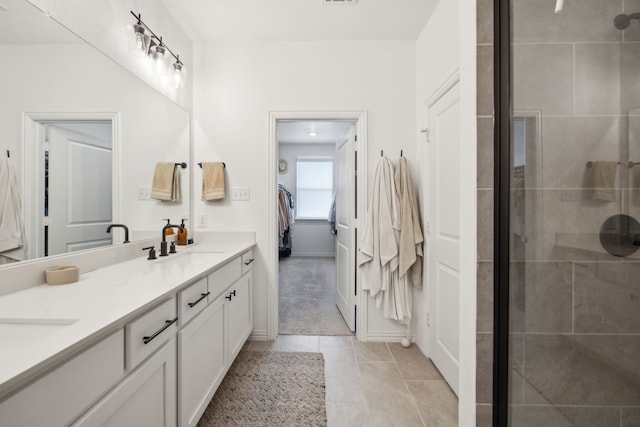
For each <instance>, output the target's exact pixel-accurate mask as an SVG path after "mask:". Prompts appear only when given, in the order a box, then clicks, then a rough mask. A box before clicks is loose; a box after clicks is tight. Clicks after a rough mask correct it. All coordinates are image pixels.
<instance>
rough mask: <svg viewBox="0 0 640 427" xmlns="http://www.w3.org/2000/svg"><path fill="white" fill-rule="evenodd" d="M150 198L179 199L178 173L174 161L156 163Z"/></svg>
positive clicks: (172, 200) (176, 200)
mask: <svg viewBox="0 0 640 427" xmlns="http://www.w3.org/2000/svg"><path fill="white" fill-rule="evenodd" d="M151 198H152V199H157V200H165V201H170V202H179V201H180V173H179V171H178V167H177V166H176V164H175V163H169V162H160V163H157V164H156V170H155V172H154V174H153V184H151Z"/></svg>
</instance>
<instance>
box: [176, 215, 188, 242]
mask: <svg viewBox="0 0 640 427" xmlns="http://www.w3.org/2000/svg"><path fill="white" fill-rule="evenodd" d="M185 221H186V219H185V218H182V223H181V224H180V225H181V226H182V228H178V245H180V246H185V245H186V244H187V242H188V238H187V227H185V225H184V222H185Z"/></svg>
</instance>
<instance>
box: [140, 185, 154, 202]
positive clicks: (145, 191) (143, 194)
mask: <svg viewBox="0 0 640 427" xmlns="http://www.w3.org/2000/svg"><path fill="white" fill-rule="evenodd" d="M138 200H151V188H149V187H138Z"/></svg>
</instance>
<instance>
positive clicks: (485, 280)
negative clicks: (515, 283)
mask: <svg viewBox="0 0 640 427" xmlns="http://www.w3.org/2000/svg"><path fill="white" fill-rule="evenodd" d="M477 19H478V22H477V42H478V49H477V56H478V57H477V64H478V65H477V66H478V74H477V75H478V77H477V78H478V94H477V95H478V96H477V99H478V100H477V114H478V125H477V126H478V153H477V157H478V179H477V201H478V202H477V203H478V213H477V217H478V238H477V240H478V248H477V251H478V252H477V255H478V270H477V271H478V277H477V283H478V290H477V294H478V308H477V309H478V314H477V316H478V320H477V325H476V326H477V349H476V354H477V368H476V402H477V406H476V410H477V416H476V419H477V421H476V425H477V426H478V427H485V426H487V427H488V426H491V400H492V398H491V396H492V387H491V383H492V363H493V0H478V2H477Z"/></svg>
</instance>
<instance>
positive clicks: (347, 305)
mask: <svg viewBox="0 0 640 427" xmlns="http://www.w3.org/2000/svg"><path fill="white" fill-rule="evenodd" d="M365 120H366V115H365V113H364V112H341V113H272V114H271V138H270V143H271V164H272V165H273V168H272V169H273V175H272V180H271V183H272V188H270V194H271V195H272V198H271V201H270V202H271V203H272V205H271V206H272V208H271V209H270V220H271V224H273V227H272V235H271V239H270V241H271V242H272V245H271V248H272V251H271V256H270V257H269V270H270V274H269V275H270V279H271V280H270V282H271V283H272V286H270V288H269V290H270V292H269V298H270V301H269V329H268V339H275V338H276V336H277V335H278V334H279V333H283V334H294V333H295V334H313V335H327V334H329V335H330V334H350V333H352V332H354V331H356V325H357V324H358V323H359V322H358V318H359V317H360V315H361V313H358V312H357V306H358V305H359V304H358V301H357V300H358V297H359V295H357V292H356V289H357V282H358V274H357V269H356V268H355V253H356V250H357V248H356V242H357V239H356V236H357V228H358V227H357V226H358V223H357V221H358V217H359V216H361V215H358V211H359V209H361V207H362V206H363V204H362V202H363V197H362V195H363V194H366V189H364V188H362V185H360V186H359V185H358V183H362V184H363V183H364V182H365V179H364V178H362V179H358V178H359V177H360V176H363V177H364V176H366V175H365V173H366V171H365V165H364V161H363V158H364V154H363V153H364V151H363V150H364V133H365V130H366V123H365ZM328 128H333V133H328V132H327V129H328ZM338 129H339V131H338ZM321 132H322V133H323V134H321ZM294 134H296V135H298V136H292V135H294ZM301 135H303V136H301ZM318 137H320V138H318ZM321 176H325V178H326V179H322V178H320V177H321ZM283 187H284V188H283ZM334 193H335V207H336V210H335V215H334V220H335V222H333V223H330V222H329V213H330V210H331V206H332V205H333V202H334V197H333V196H334ZM283 198H284V199H285V200H284V201H282V199H283ZM291 199H292V200H291ZM316 202H318V204H317V205H316ZM281 212H282V213H283V214H284V216H289V219H290V221H289V222H290V223H289V224H285V225H288V226H289V228H288V229H287V227H284V228H283V227H282V225H283V224H282V222H281V221H282V218H283V215H280V213H281ZM285 222H286V221H285ZM287 231H288V233H287ZM314 271H315V272H316V273H315V274H311V273H312V272H314ZM281 274H282V277H280V275H281ZM292 275H297V277H299V278H300V279H296V278H295V277H292ZM314 280H315V281H316V282H315V283H314ZM285 286H286V288H285ZM305 286H306V287H307V288H306V289H305ZM323 287H324V288H326V291H327V292H326V293H324V292H323V291H322V289H321V288H323ZM296 288H297V289H296ZM281 291H282V292H281ZM291 291H293V292H297V293H299V296H298V297H296V296H294V294H292V293H291ZM310 291H312V292H310ZM287 292H289V294H288V295H283V296H281V293H284V294H286V293H287ZM313 293H316V295H317V296H319V297H320V299H322V300H324V301H325V304H327V306H326V308H325V309H324V310H325V311H324V312H325V313H327V312H330V311H333V315H334V316H333V318H334V321H330V322H327V324H325V326H327V327H328V326H329V324H333V325H334V326H335V325H337V324H338V323H340V324H341V327H342V328H341V329H339V330H340V331H342V332H339V333H336V332H335V331H332V330H329V329H327V330H326V331H322V327H323V325H322V323H323V322H325V321H327V320H328V318H327V316H326V315H325V314H323V310H317V314H316V316H317V320H316V321H310V322H309V324H314V326H315V328H313V329H310V330H308V331H304V330H302V329H300V323H301V322H300V321H297V320H296V318H297V319H300V318H306V319H307V320H311V316H309V310H308V308H309V307H313V308H318V307H316V306H315V305H314V302H313V301H314V300H313V296H312V294H313ZM328 295H329V297H328ZM305 307H307V308H306V309H305ZM291 310H294V311H297V310H300V311H297V313H294V312H288V311H291ZM305 315H306V317H305ZM335 316H339V317H335ZM335 319H337V321H336V320H335ZM281 321H282V322H281ZM287 321H289V323H288V324H287ZM292 325H293V328H294V329H291V326H292ZM281 327H282V330H281Z"/></svg>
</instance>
